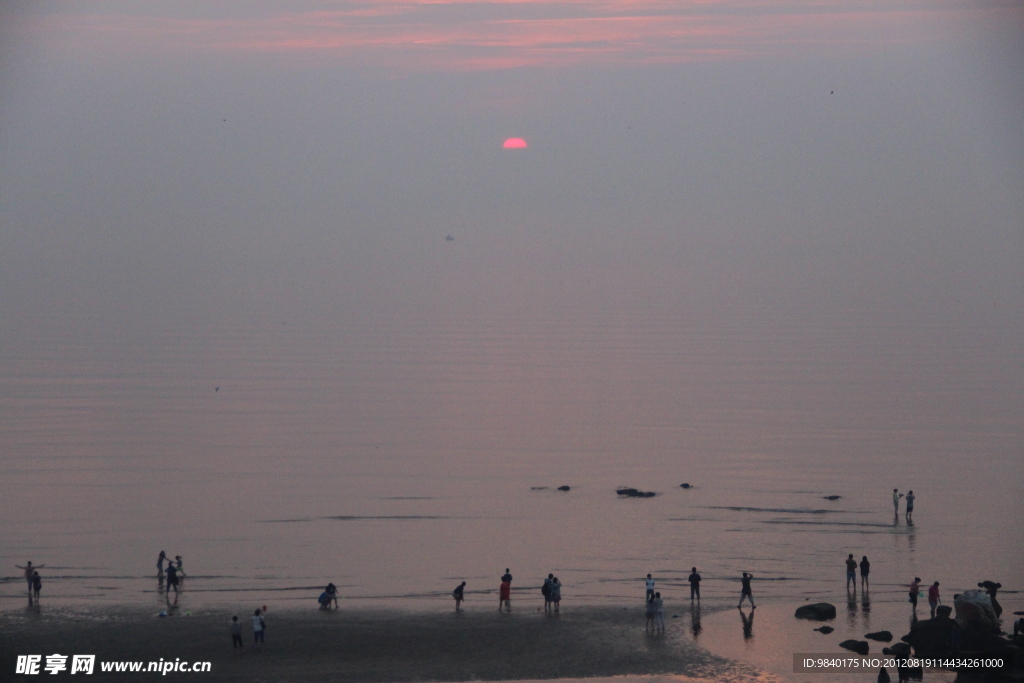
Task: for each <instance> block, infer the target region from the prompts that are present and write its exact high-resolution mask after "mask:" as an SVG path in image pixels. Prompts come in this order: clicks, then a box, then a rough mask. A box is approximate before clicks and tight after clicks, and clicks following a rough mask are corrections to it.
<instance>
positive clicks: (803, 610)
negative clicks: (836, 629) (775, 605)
mask: <svg viewBox="0 0 1024 683" xmlns="http://www.w3.org/2000/svg"><path fill="white" fill-rule="evenodd" d="M796 618H797V619H812V620H814V621H827V620H829V619H835V618H836V606H835V605H832V604H830V603H827V602H816V603H814V604H813V605H803V606H802V607H797V609H796Z"/></svg>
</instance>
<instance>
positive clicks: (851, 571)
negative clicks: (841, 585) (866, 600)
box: [846, 553, 871, 592]
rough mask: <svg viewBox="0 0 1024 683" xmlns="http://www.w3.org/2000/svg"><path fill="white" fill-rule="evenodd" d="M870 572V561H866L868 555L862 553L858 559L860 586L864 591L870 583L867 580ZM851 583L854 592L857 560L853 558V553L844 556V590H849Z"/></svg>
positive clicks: (855, 588) (855, 590)
mask: <svg viewBox="0 0 1024 683" xmlns="http://www.w3.org/2000/svg"><path fill="white" fill-rule="evenodd" d="M870 573H871V563H870V562H868V556H867V555H864V556H863V557H861V560H860V587H861V588H863V589H864V590H865V591H867V590H868V588H869V587H870V584H869V582H868V575H869V574H870ZM851 583H852V584H853V590H854V592H857V560H855V559H853V553H850V554H849V555H847V556H846V590H847V591H849V590H850V584H851Z"/></svg>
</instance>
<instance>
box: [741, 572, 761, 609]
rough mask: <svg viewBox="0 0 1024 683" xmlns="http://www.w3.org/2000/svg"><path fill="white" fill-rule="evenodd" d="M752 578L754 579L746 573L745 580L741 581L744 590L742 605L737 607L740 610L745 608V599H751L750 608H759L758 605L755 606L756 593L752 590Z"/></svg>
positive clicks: (742, 591)
mask: <svg viewBox="0 0 1024 683" xmlns="http://www.w3.org/2000/svg"><path fill="white" fill-rule="evenodd" d="M752 578H754V577H753V575H752V574H748V573H746V572H743V578H742V579H740V581H741V582H742V584H743V588H742V589H741V590H740V604H738V605H736V608H737V609H739V608H740V607H743V598H749V599H750V608H751V609H755V608H756V607H757V605H755V604H754V592H753V591H752V590H751V588H750V580H751V579H752Z"/></svg>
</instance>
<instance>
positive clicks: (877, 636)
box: [864, 631, 892, 643]
mask: <svg viewBox="0 0 1024 683" xmlns="http://www.w3.org/2000/svg"><path fill="white" fill-rule="evenodd" d="M864 637H865V638H870V639H871V640H878V641H881V642H883V643H888V642H891V641H892V633H890V632H888V631H875V632H874V633H866V634H864Z"/></svg>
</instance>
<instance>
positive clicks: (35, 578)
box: [32, 572, 43, 604]
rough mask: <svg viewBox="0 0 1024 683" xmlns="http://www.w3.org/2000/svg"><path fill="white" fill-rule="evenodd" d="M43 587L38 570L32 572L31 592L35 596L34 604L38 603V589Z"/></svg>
mask: <svg viewBox="0 0 1024 683" xmlns="http://www.w3.org/2000/svg"><path fill="white" fill-rule="evenodd" d="M42 589H43V580H42V578H40V576H39V572H32V594H33V595H34V596H35V598H36V604H39V591H41V590H42Z"/></svg>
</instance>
